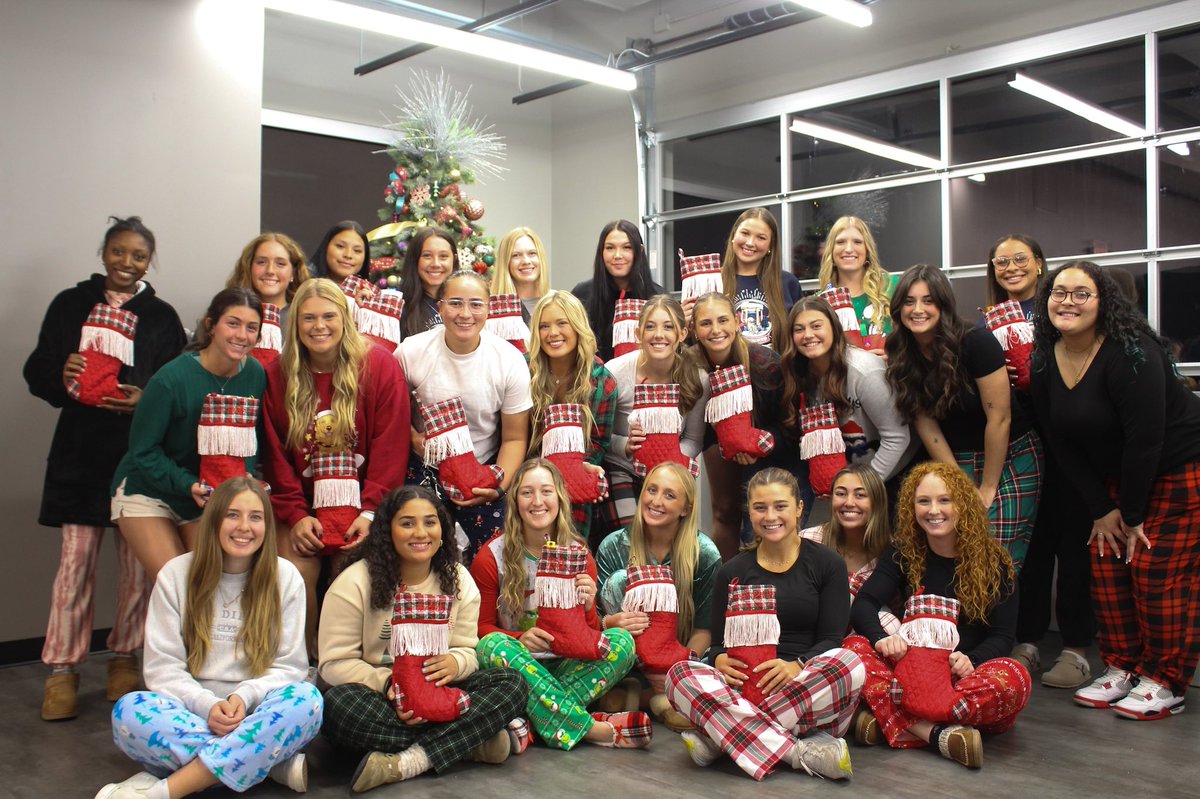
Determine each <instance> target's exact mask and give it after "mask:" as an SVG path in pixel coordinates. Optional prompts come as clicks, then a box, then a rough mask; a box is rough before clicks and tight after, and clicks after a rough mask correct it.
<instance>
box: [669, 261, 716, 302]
mask: <svg viewBox="0 0 1200 799" xmlns="http://www.w3.org/2000/svg"><path fill="white" fill-rule="evenodd" d="M679 277H680V278H681V280H680V286H679V288H680V297H679V299H680V301H681V302H687V301H688V300H694V299H696V298H697V297H700V296H702V295H704V294H708V293H710V292H713V291H716V292H722V291H724V290H725V284H724V282H723V281H722V280H721V255H720V253H715V252H710V253H708V254H706V255H691V256H685V255H684V254H683V250H682V249H681V250H680V251H679Z"/></svg>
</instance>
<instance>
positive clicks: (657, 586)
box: [621, 566, 692, 674]
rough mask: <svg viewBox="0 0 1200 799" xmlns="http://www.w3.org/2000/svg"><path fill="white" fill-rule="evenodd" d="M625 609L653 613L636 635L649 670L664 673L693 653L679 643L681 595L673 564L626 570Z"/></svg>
mask: <svg viewBox="0 0 1200 799" xmlns="http://www.w3.org/2000/svg"><path fill="white" fill-rule="evenodd" d="M626 575H627V577H626V583H625V598H624V599H623V600H622V602H621V610H623V611H640V612H642V613H645V614H647V615H648V616H649V617H650V627H649V628H648V629H647V630H646V631H645V632H643V633H642V634H641V635H639V636H638V637H637V638H635V639H633V640H634V643H635V645H636V646H637V656H638V662H639V663H641V665H642V670H643V671H645V672H648V673H650V674H665V673H666V671H667V669H669V668H671V667H672V666H674V665H675V664H676V663H678V662H679V661H681V660H687V659H688V658H690V657H691V656H692V653H691V652H690V651H688V648H687V647H686V646H684V645H683V644H681V643H679V639H678V638H676V630H677V628H678V626H679V595H678V594H677V593H676V591H675V582H674V575H672V573H671V567H670V566H630V567H629V569H628V570H627V571H626Z"/></svg>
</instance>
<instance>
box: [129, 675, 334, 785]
mask: <svg viewBox="0 0 1200 799" xmlns="http://www.w3.org/2000/svg"><path fill="white" fill-rule="evenodd" d="M324 707H325V705H324V702H323V701H322V699H321V694H320V692H318V691H317V689H316V688H315V687H313V686H312V685H310V684H308V683H305V682H297V683H290V684H288V685H285V686H283V687H282V688H276V689H275V690H274V691H271V692H270V693H269V694H267V695H266V697H265V698H264V699H263V701H262V702H261V703H260V704H259V706H258V707H256V708H254V710H253V711H252V712H249V713H247V714H246V718H245V719H243V720H242V723H241V724H239V725H238V727H237V729H235V730H234V731H233V732H231V733H229V734H228V735H225V736H217V735H214V734H213V732H212V731H211V730H209V728H208V719H206V718H201V717H200V716H198V715H196V714H195V713H193V712H192V711H190V710H188V709H187V707H186V706H185V705H184V704H183V703H182V702H180V701H179V700H178V699H176V698H175V697H173V696H168V695H166V694H157V693H154V692H152V691H134V692H133V693H131V694H125V696H123V697H121V698H120V699H119V700H118V701H117V704H116V705H114V706H113V712H112V728H113V742H114V743H116V745H117V748H119V749H120V750H121V751H122V752H124V753H125V754H126V755H128V756H129V757H130V758H132V759H133V760H136V761H137V762H138V763H140V764H141V765H142V766H143V767H145V769H146V771H149V772H150V773H151V774H155V775H157V776H159V777H166V776H168V775H170V774H173V773H175V772H176V771H178V770H179V769H181V768H183V767H184V766H185V765H187V764H188V763H190V762H191V761H193V760H195V759H196V758H197V757H199V758H200V760H201V761H202V762H203V763H204V765H205V767H206V768H208V770H209V771H211V772H212V774H213V776H214V777H216V778H217V779H218V780H220V781H221V782H222V783H223V784H224V785H225V786H226V787H228V788H231V789H232V790H235V791H244V790H246V789H247V788H249V787H251V786H253V785H257V784H258V783H260V782H262V781H263V780H265V779H266V778H267V774H268V773H269V772H270V771H271V769H272V767H274V766H275V764H277V763H281V762H283V761H284V760H287V759H288V758H289V757H291V756H292V755H294V754H295V753H296V752H299V751H300V750H301V749H303V748H304V747H305V746H307V745H308V742H309V741H311V740H312V739H313V738H315V737H316V735H317V733H318V732H319V731H320V729H321V718H322V716H323V715H324Z"/></svg>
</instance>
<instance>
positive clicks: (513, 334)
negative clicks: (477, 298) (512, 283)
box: [484, 294, 529, 354]
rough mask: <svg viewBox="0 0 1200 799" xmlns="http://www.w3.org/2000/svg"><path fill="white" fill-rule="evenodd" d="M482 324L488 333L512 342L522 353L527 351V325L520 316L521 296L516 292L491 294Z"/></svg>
mask: <svg viewBox="0 0 1200 799" xmlns="http://www.w3.org/2000/svg"><path fill="white" fill-rule="evenodd" d="M484 326H485V327H486V328H487V331H488V332H489V333H493V334H495V335H497V336H499V337H500V338H502V339H504V340H505V341H507V342H508V343H509V344H512V345H513V346H514V347H516V348H517V349H518V350H520V352H521V353H522V354H524V353H526V352H528V351H529V348H528V345H527V342H528V341H529V325H527V324H525V319H524V317H522V316H521V298H520V297H518V296H517V295H516V294H493V295H492V296H491V297H489V298H488V316H487V321H486V322H485V323H484Z"/></svg>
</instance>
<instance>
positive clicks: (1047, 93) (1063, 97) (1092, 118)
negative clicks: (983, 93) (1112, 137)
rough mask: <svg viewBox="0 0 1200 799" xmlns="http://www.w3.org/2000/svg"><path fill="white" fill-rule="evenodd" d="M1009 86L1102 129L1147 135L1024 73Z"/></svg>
mask: <svg viewBox="0 0 1200 799" xmlns="http://www.w3.org/2000/svg"><path fill="white" fill-rule="evenodd" d="M1008 85H1009V86H1011V87H1013V88H1014V89H1016V90H1017V91H1019V92H1025V93H1026V94H1029V95H1032V96H1034V97H1037V98H1038V99H1041V100H1045V101H1046V102H1048V103H1050V104H1051V105H1056V106H1058V107H1059V108H1061V109H1063V110H1064V111H1070V112H1071V113H1072V114H1075V115H1076V116H1080V117H1083V118H1084V119H1086V120H1088V121H1089V122H1094V123H1096V124H1097V125H1099V126H1100V127H1103V128H1108V129H1109V130H1111V131H1114V132H1116V133H1121V134H1124V135H1125V136H1132V137H1134V138H1141V137H1142V136H1145V135H1146V129H1145V128H1143V127H1142V126H1141V125H1138V124H1136V123H1134V122H1131V121H1129V120H1128V119H1126V118H1125V117H1123V116H1120V115H1119V114H1114V113H1113V112H1112V111H1109V110H1108V109H1107V108H1101V107H1100V106H1098V105H1096V104H1094V103H1089V102H1088V101H1087V100H1084V99H1083V98H1081V97H1076V96H1075V95H1073V94H1071V93H1070V92H1065V91H1063V90H1062V89H1060V88H1058V87H1056V86H1051V85H1050V84H1049V83H1045V82H1043V81H1040V80H1037V79H1036V78H1031V77H1029V76H1028V75H1026V74H1025V73H1024V72H1017V73H1014V74H1013V77H1012V78H1011V79H1010V80H1009V81H1008Z"/></svg>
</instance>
